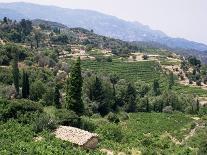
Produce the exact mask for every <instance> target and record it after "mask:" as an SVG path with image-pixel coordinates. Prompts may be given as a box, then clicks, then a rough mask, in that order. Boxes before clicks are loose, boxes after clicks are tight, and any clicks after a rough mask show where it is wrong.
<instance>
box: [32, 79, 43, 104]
mask: <svg viewBox="0 0 207 155" xmlns="http://www.w3.org/2000/svg"><path fill="white" fill-rule="evenodd" d="M44 93H45V85H44V84H43V82H41V81H35V82H34V83H33V84H32V85H31V90H30V98H31V99H32V100H34V101H38V100H39V99H42V96H43V95H44Z"/></svg>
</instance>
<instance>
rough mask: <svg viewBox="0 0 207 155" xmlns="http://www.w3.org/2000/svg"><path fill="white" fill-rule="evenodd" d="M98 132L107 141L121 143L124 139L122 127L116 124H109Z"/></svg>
mask: <svg viewBox="0 0 207 155" xmlns="http://www.w3.org/2000/svg"><path fill="white" fill-rule="evenodd" d="M96 131H97V133H98V134H100V135H101V136H102V138H104V139H105V140H111V141H115V142H121V141H122V139H123V137H124V135H123V133H122V131H121V129H120V127H119V126H118V125H116V124H107V125H104V126H101V127H100V128H98V129H97V130H96Z"/></svg>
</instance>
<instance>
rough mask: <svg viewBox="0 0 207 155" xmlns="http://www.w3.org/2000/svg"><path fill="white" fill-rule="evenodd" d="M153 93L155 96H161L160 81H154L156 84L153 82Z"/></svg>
mask: <svg viewBox="0 0 207 155" xmlns="http://www.w3.org/2000/svg"><path fill="white" fill-rule="evenodd" d="M153 93H154V95H155V96H158V95H160V94H161V92H160V84H159V82H158V80H154V82H153Z"/></svg>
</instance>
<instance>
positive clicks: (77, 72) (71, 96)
mask: <svg viewBox="0 0 207 155" xmlns="http://www.w3.org/2000/svg"><path fill="white" fill-rule="evenodd" d="M82 85H83V79H82V75H81V62H80V57H79V58H78V59H77V61H76V63H75V64H74V66H73V67H72V70H71V73H70V77H69V78H68V80H67V87H66V104H65V106H66V108H67V109H69V110H73V111H74V112H76V113H77V114H78V115H81V114H83V112H84V104H83V101H82Z"/></svg>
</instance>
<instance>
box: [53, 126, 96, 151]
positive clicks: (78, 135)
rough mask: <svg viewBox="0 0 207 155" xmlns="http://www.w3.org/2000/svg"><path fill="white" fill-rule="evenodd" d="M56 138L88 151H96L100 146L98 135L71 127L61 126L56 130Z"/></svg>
mask: <svg viewBox="0 0 207 155" xmlns="http://www.w3.org/2000/svg"><path fill="white" fill-rule="evenodd" d="M55 136H56V138H60V139H61V140H65V141H69V142H71V143H73V144H76V145H79V146H81V147H83V148H86V149H95V148H96V146H97V144H98V135H97V134H95V133H90V132H88V131H85V130H81V129H78V128H74V127H70V126H60V127H59V128H57V129H56V131H55Z"/></svg>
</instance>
